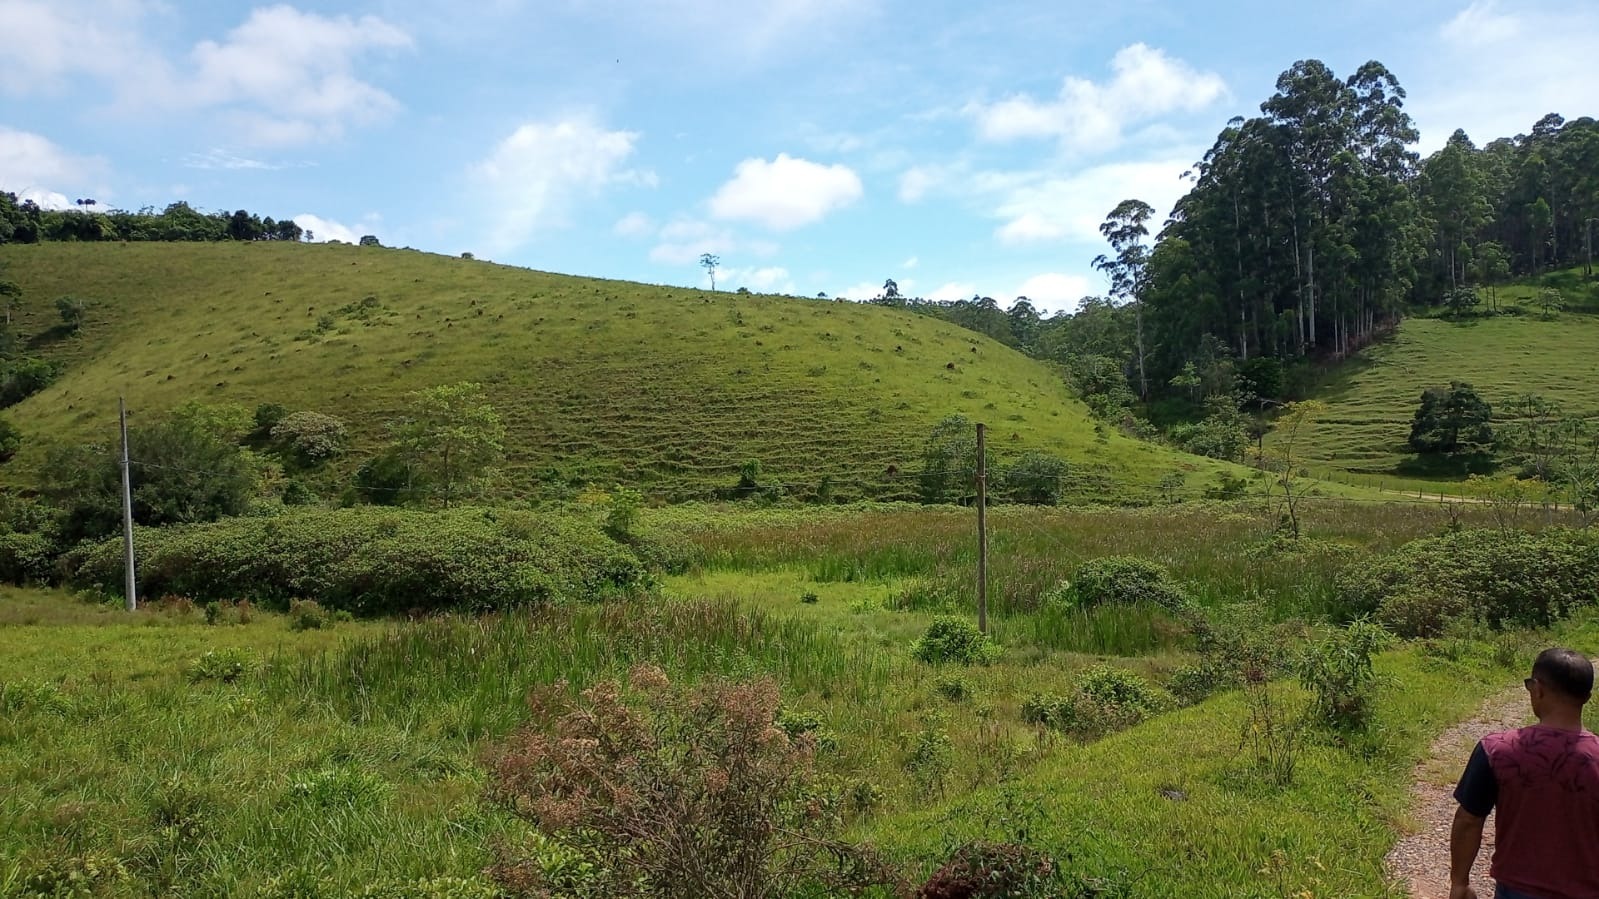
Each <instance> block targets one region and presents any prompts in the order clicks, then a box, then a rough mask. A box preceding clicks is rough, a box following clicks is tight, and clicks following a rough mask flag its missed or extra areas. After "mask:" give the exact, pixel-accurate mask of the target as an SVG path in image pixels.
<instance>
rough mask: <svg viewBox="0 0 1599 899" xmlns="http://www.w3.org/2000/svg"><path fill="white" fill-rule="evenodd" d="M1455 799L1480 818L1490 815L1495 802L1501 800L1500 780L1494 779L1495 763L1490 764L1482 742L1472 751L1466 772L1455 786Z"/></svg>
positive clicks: (1462, 806)
mask: <svg viewBox="0 0 1599 899" xmlns="http://www.w3.org/2000/svg"><path fill="white" fill-rule="evenodd" d="M1455 801H1456V802H1458V803H1460V807H1461V808H1463V809H1465V810H1466V811H1467V812H1470V813H1471V814H1473V815H1476V816H1477V817H1479V818H1486V817H1488V813H1489V812H1491V811H1493V807H1494V803H1495V802H1498V801H1499V782H1498V781H1496V780H1494V769H1493V765H1491V764H1489V762H1488V753H1487V752H1486V751H1484V750H1483V748H1482V743H1480V742H1479V743H1478V744H1477V748H1476V749H1473V750H1472V751H1471V760H1470V761H1468V762H1466V772H1465V773H1464V774H1462V775H1460V783H1459V784H1457V785H1456V786H1455Z"/></svg>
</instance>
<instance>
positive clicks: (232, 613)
mask: <svg viewBox="0 0 1599 899" xmlns="http://www.w3.org/2000/svg"><path fill="white" fill-rule="evenodd" d="M254 617H255V609H254V608H253V607H252V606H251V605H250V601H249V600H248V599H241V600H239V601H238V602H233V601H232V600H226V599H223V600H216V599H214V600H212V601H210V602H208V603H206V604H205V623H206V624H210V625H221V624H249V623H250V620H251V619H252V618H254Z"/></svg>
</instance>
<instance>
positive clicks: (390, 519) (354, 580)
mask: <svg viewBox="0 0 1599 899" xmlns="http://www.w3.org/2000/svg"><path fill="white" fill-rule="evenodd" d="M135 539H136V543H137V545H138V549H139V557H140V560H141V561H140V578H141V582H142V584H143V587H144V589H145V590H147V591H149V592H150V593H152V594H159V593H179V594H182V595H184V596H190V597H194V598H195V599H198V600H200V601H202V602H203V601H207V600H213V599H215V600H223V599H234V598H245V599H250V600H254V601H257V602H265V603H270V604H276V605H277V606H278V607H279V608H282V607H284V606H286V605H287V603H288V602H289V601H290V600H291V599H301V598H305V599H314V600H316V601H317V602H318V603H319V604H321V605H323V606H325V607H328V608H332V609H343V610H346V611H351V612H357V613H361V614H381V613H392V612H407V611H410V610H415V609H421V610H429V611H432V610H441V609H460V610H487V609H506V608H513V607H519V606H528V605H534V604H538V603H542V602H552V601H561V600H592V599H603V598H606V597H611V596H616V595H621V594H626V593H630V592H633V591H635V590H637V589H639V588H642V587H643V586H645V585H646V583H647V581H648V572H647V571H646V570H645V569H644V566H643V565H642V564H641V563H640V562H639V560H638V557H637V556H636V555H634V554H633V552H632V551H630V550H629V549H628V548H627V547H625V546H621V545H619V544H617V543H616V542H614V541H612V540H610V539H609V538H607V537H606V536H605V535H604V534H603V533H601V532H600V530H599V528H598V527H597V526H596V525H595V524H594V523H593V522H589V521H585V520H580V519H577V518H562V517H553V516H549V515H536V514H534V513H530V512H515V511H506V510H483V509H454V510H449V511H444V512H421V511H404V510H398V509H384V508H375V507H361V508H354V509H335V510H296V511H293V512H287V513H285V514H282V515H279V516H276V517H273V518H236V519H229V520H226V521H220V522H215V523H212V524H204V525H195V526H191V527H182V528H169V529H140V530H139V531H138V533H137V534H136V538H135ZM67 564H68V567H69V569H70V570H71V572H72V576H71V580H72V582H73V583H75V584H77V585H79V586H84V587H96V586H98V587H99V588H100V589H103V590H106V591H107V592H114V591H115V590H116V585H118V584H120V582H121V574H120V572H121V565H122V543H121V541H120V540H106V541H104V542H102V543H98V544H92V545H89V546H87V547H84V548H81V549H79V550H76V551H74V552H73V553H72V554H70V555H69V557H68V559H67Z"/></svg>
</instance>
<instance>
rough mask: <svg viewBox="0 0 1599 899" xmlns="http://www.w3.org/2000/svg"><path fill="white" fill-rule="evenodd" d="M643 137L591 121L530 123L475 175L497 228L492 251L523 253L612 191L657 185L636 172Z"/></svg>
mask: <svg viewBox="0 0 1599 899" xmlns="http://www.w3.org/2000/svg"><path fill="white" fill-rule="evenodd" d="M637 142H638V134H636V133H634V132H631V131H607V130H605V129H604V128H601V127H600V126H598V125H596V124H594V123H593V122H591V121H589V120H587V119H582V118H579V119H571V120H567V121H560V122H529V123H527V124H524V125H522V126H521V127H519V128H517V129H516V130H515V131H513V132H512V133H511V134H510V136H508V137H506V138H505V139H504V140H502V141H501V142H500V143H499V144H497V145H496V146H495V147H494V150H493V152H491V153H490V154H489V155H488V157H487V158H485V159H484V160H483V161H481V162H479V163H477V164H476V165H474V166H472V168H471V176H472V178H473V180H474V181H476V182H477V184H478V185H479V187H480V188H481V189H482V194H481V196H482V203H483V204H484V208H485V212H486V214H487V215H488V216H489V217H490V218H491V219H492V220H493V223H494V228H493V231H492V232H491V234H490V235H489V237H488V241H487V243H488V246H489V249H490V251H491V252H496V253H498V252H504V251H505V250H508V249H512V248H514V247H517V246H520V245H522V244H524V243H526V242H527V241H528V239H529V238H531V237H532V236H533V234H534V233H535V232H537V231H539V230H541V229H544V228H550V227H557V226H560V225H563V224H565V223H566V217H567V214H568V212H569V210H570V208H571V206H572V204H573V203H574V202H575V201H576V200H577V199H579V198H580V197H583V196H591V195H593V194H595V193H598V192H599V191H600V190H602V189H604V188H606V187H610V186H612V185H619V184H624V185H646V186H653V185H654V183H655V176H654V174H652V173H650V172H647V171H641V170H637V169H628V168H625V167H624V165H623V164H624V163H625V162H626V161H627V159H628V157H630V156H632V155H633V149H634V146H635V144H637Z"/></svg>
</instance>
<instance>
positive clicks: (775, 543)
mask: <svg viewBox="0 0 1599 899" xmlns="http://www.w3.org/2000/svg"><path fill="white" fill-rule="evenodd" d="M1453 512H1454V515H1453V516H1452V515H1451V510H1450V509H1449V508H1444V507H1439V506H1434V505H1408V504H1400V503H1394V504H1371V503H1357V502H1348V501H1335V500H1332V499H1326V498H1324V499H1320V500H1314V499H1313V500H1312V501H1309V502H1307V506H1306V511H1305V512H1304V513H1302V514H1303V515H1304V517H1305V528H1306V533H1307V535H1308V536H1309V537H1311V538H1312V539H1310V540H1306V541H1301V542H1300V543H1299V544H1289V543H1286V542H1280V541H1277V540H1276V539H1275V533H1276V518H1275V516H1274V515H1273V514H1272V513H1271V512H1270V510H1269V509H1268V508H1267V506H1266V504H1265V503H1264V502H1263V501H1251V502H1243V503H1237V504H1233V505H1230V506H1220V507H1218V506H1215V505H1209V504H1185V505H1179V506H1174V507H1167V508H1156V509H1149V508H1146V509H1104V508H1100V509H1092V508H1090V509H1044V508H1027V507H1004V508H998V509H995V510H993V512H992V513H991V514H990V516H989V522H990V526H989V603H990V608H991V609H992V610H993V611H994V612H995V613H996V614H998V615H1009V614H1024V613H1030V612H1032V611H1034V610H1036V609H1037V608H1038V607H1039V605H1040V600H1041V598H1042V597H1043V596H1044V595H1046V594H1047V593H1048V592H1049V591H1050V590H1052V589H1054V588H1055V587H1056V586H1057V585H1059V584H1060V583H1062V582H1063V581H1069V580H1070V579H1071V578H1072V576H1073V574H1074V572H1075V571H1076V570H1077V568H1078V566H1079V565H1081V564H1082V563H1083V562H1085V561H1087V560H1089V559H1093V558H1098V557H1101V556H1108V555H1132V556H1139V557H1143V558H1148V559H1151V560H1154V561H1156V562H1159V563H1160V564H1161V565H1163V566H1165V567H1166V568H1168V569H1169V570H1170V571H1171V573H1172V575H1173V576H1174V577H1175V578H1177V579H1178V580H1179V581H1181V582H1183V584H1184V586H1185V588H1186V589H1187V591H1188V593H1189V594H1190V596H1191V597H1192V598H1193V599H1194V600H1195V601H1196V602H1198V603H1199V604H1200V605H1201V606H1206V607H1213V606H1221V605H1227V604H1232V603H1237V602H1252V603H1257V604H1260V605H1263V606H1265V607H1267V608H1268V609H1269V610H1270V611H1271V612H1272V613H1273V615H1274V617H1277V618H1290V617H1300V618H1307V619H1322V618H1333V619H1336V618H1340V617H1342V616H1343V615H1344V611H1343V609H1342V607H1341V604H1340V602H1339V598H1338V594H1337V591H1336V589H1335V587H1334V581H1335V577H1336V575H1337V573H1338V571H1339V570H1340V569H1341V568H1342V567H1343V566H1344V565H1346V564H1348V563H1349V562H1350V561H1351V559H1354V558H1358V557H1359V556H1360V555H1361V554H1363V553H1365V552H1377V551H1382V550H1386V549H1389V548H1392V547H1394V546H1396V545H1398V544H1400V543H1403V542H1405V541H1407V540H1410V539H1413V538H1415V537H1418V536H1423V535H1427V534H1432V533H1437V532H1438V531H1440V530H1442V529H1444V528H1445V527H1447V526H1449V524H1450V523H1451V520H1452V519H1458V520H1459V521H1460V522H1461V524H1463V525H1465V526H1468V527H1469V526H1473V525H1482V524H1487V523H1488V522H1489V521H1490V519H1491V514H1490V512H1489V511H1488V510H1486V509H1483V508H1480V507H1475V506H1473V507H1467V508H1461V507H1458V506H1457V507H1454V508H1453ZM652 527H653V528H654V529H655V530H657V531H658V532H669V533H671V534H672V535H674V536H673V539H677V540H680V541H683V542H686V543H687V544H689V551H688V555H689V556H690V557H691V558H693V559H695V560H696V563H697V564H698V565H699V567H701V568H702V569H705V570H760V569H764V568H771V567H779V566H782V567H793V568H799V569H802V570H805V571H808V572H809V573H810V574H811V576H812V578H813V579H814V580H816V581H818V582H845V581H872V580H893V579H902V578H915V579H921V580H922V581H924V582H925V583H926V587H927V592H929V593H930V594H934V595H940V596H953V597H961V598H962V601H963V602H965V601H969V598H970V597H973V596H975V594H976V568H977V537H976V522H975V516H974V515H973V513H972V512H971V510H968V509H957V508H950V507H924V506H910V505H899V506H873V507H868V508H865V509H862V510H859V511H858V512H857V514H854V515H841V514H837V513H835V512H834V511H833V510H820V511H818V512H817V513H815V514H810V515H808V514H805V513H803V512H791V513H784V514H774V515H763V516H759V517H756V518H755V519H754V520H751V519H750V518H748V517H741V516H739V515H737V513H733V512H719V511H716V510H708V509H689V510H662V511H660V512H657V513H655V514H654V516H653V518H652ZM1051 626H1053V625H1051Z"/></svg>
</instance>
